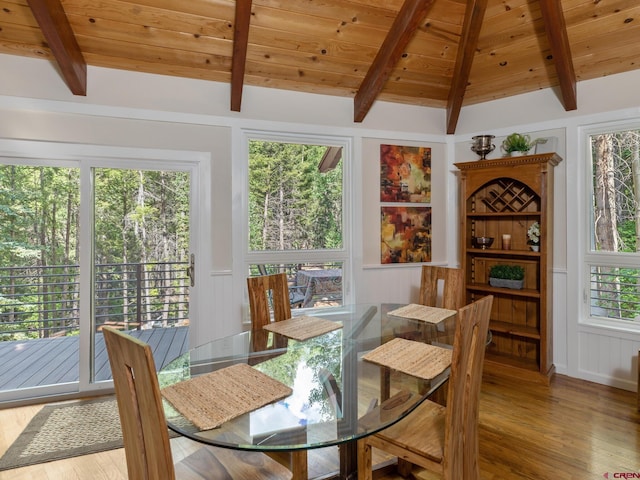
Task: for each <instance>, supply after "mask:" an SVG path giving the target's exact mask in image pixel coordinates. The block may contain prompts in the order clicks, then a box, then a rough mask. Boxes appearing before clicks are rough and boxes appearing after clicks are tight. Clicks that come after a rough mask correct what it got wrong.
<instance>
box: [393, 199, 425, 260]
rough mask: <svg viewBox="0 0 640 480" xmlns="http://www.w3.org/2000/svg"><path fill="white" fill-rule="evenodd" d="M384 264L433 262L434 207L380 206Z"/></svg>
mask: <svg viewBox="0 0 640 480" xmlns="http://www.w3.org/2000/svg"><path fill="white" fill-rule="evenodd" d="M380 215H381V219H380V221H381V230H380V233H381V258H380V261H381V263H411V262H430V261H431V207H404V206H403V207H381V209H380Z"/></svg>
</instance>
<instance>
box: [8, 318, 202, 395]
mask: <svg viewBox="0 0 640 480" xmlns="http://www.w3.org/2000/svg"><path fill="white" fill-rule="evenodd" d="M129 333H130V334H131V335H132V336H134V337H137V338H139V339H140V340H142V341H144V342H146V343H148V344H149V345H151V349H152V350H153V357H154V359H155V362H156V368H158V369H160V368H162V367H163V366H164V365H166V364H167V363H169V362H170V361H171V360H173V359H174V358H176V357H177V356H179V355H181V354H182V353H184V352H186V351H187V350H188V348H189V327H172V328H152V329H148V330H130V331H129ZM78 350H79V337H77V336H73V337H59V338H42V339H35V340H25V341H11V342H0V390H13V389H20V388H29V387H38V386H44V385H54V384H57V383H68V382H77V381H78V380H79V378H80V374H79V371H80V370H79V366H78V365H79V361H80V358H79V353H78ZM95 365H96V380H98V381H102V380H109V379H110V378H111V370H110V368H109V359H108V358H107V351H106V349H105V345H104V337H103V336H102V334H101V333H98V334H96V363H95Z"/></svg>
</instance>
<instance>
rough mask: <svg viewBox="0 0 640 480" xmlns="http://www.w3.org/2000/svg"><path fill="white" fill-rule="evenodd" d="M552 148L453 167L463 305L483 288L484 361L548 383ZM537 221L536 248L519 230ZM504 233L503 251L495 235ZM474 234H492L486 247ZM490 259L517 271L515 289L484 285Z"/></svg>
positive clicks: (554, 157)
mask: <svg viewBox="0 0 640 480" xmlns="http://www.w3.org/2000/svg"><path fill="white" fill-rule="evenodd" d="M561 161H562V159H561V158H560V157H559V156H558V155H557V154H555V153H545V154H540V155H527V156H522V157H509V158H501V159H496V160H480V161H475V162H466V163H456V164H455V165H456V167H458V169H459V170H460V206H461V212H460V245H461V249H462V250H461V256H460V258H461V262H462V268H463V270H464V272H465V292H466V301H467V303H469V302H472V301H474V300H477V299H478V298H480V297H482V296H484V295H488V294H491V295H493V296H494V301H493V308H492V312H491V324H490V327H489V328H490V329H491V334H492V340H491V343H490V345H489V346H488V349H487V354H486V360H485V362H486V364H485V367H486V368H487V369H490V370H492V371H496V372H501V373H506V374H512V375H517V376H519V377H522V376H527V377H529V378H530V379H535V380H542V381H545V382H548V381H549V379H550V378H551V376H552V375H553V373H554V371H555V367H554V366H553V343H552V334H553V327H552V326H553V321H552V318H553V317H552V309H553V285H552V278H553V277H552V267H553V248H552V241H553V167H555V166H556V165H557V164H558V163H559V162H561ZM536 221H537V222H539V223H540V234H541V235H540V247H539V251H538V252H534V251H532V250H531V248H530V246H529V245H528V244H527V240H528V237H527V230H528V229H529V227H530V226H531V225H532V224H533V223H534V222H536ZM504 234H508V235H511V246H510V249H509V250H505V249H503V245H502V235H504ZM474 237H493V238H494V242H493V244H492V245H491V246H490V247H489V248H486V249H482V248H477V247H476V246H475V244H474V242H473V238H474ZM495 264H511V265H520V266H522V267H523V268H524V270H525V278H524V286H523V288H522V289H520V290H515V289H509V288H496V287H492V286H490V285H489V270H490V268H491V267H492V266H493V265H495Z"/></svg>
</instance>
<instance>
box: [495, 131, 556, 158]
mask: <svg viewBox="0 0 640 480" xmlns="http://www.w3.org/2000/svg"><path fill="white" fill-rule="evenodd" d="M539 143H547V139H546V138H536V139H535V140H531V137H530V136H529V135H526V134H522V133H512V134H511V135H508V136H507V138H505V139H504V140H503V141H502V145H501V146H500V149H501V150H502V151H503V152H504V153H505V154H506V155H508V156H511V157H514V156H517V155H526V154H527V153H529V150H531V149H532V148H533V147H535V146H536V145H537V144H539Z"/></svg>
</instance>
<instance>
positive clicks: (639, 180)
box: [590, 130, 640, 320]
mask: <svg viewBox="0 0 640 480" xmlns="http://www.w3.org/2000/svg"><path fill="white" fill-rule="evenodd" d="M591 153H592V162H593V204H592V209H593V216H592V218H593V225H592V232H593V237H592V249H593V251H595V252H611V253H624V254H630V253H634V252H639V251H640V221H639V220H640V131H639V130H627V131H620V132H615V133H603V134H598V135H593V136H592V137H591ZM637 264H638V262H637V261H634V262H633V265H629V267H627V268H625V267H618V266H616V267H614V266H606V265H592V266H591V267H590V268H591V300H592V301H591V312H592V314H595V315H596V316H606V317H613V318H621V319H635V320H639V319H640V268H638V267H636V266H635V265H637Z"/></svg>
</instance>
